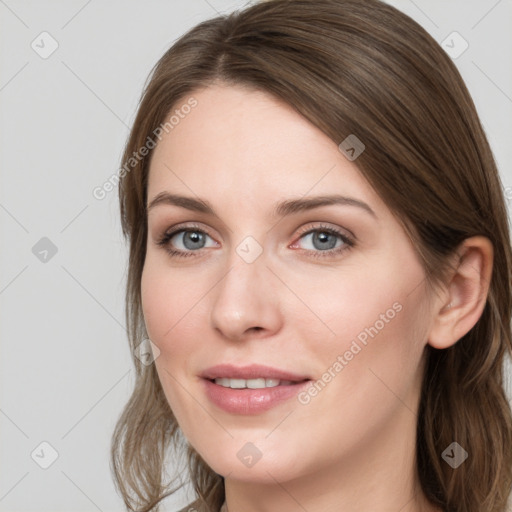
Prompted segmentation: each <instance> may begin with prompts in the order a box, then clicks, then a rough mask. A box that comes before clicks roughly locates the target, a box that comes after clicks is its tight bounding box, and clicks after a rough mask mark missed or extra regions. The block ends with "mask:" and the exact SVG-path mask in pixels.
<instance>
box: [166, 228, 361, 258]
mask: <svg viewBox="0 0 512 512" xmlns="http://www.w3.org/2000/svg"><path fill="white" fill-rule="evenodd" d="M177 235H180V236H177ZM311 235H312V236H311ZM310 236H311V242H312V244H313V249H302V250H303V251H306V252H308V253H311V256H313V257H315V258H318V257H320V258H322V257H333V256H335V255H338V254H340V253H341V252H343V251H346V250H349V249H350V248H352V247H353V246H354V245H355V242H354V240H353V239H352V238H350V237H348V236H347V235H345V234H344V233H341V232H340V231H338V230H336V229H335V228H332V227H328V226H318V227H315V228H313V229H309V230H308V231H307V232H305V233H302V234H301V236H300V238H299V240H301V239H305V238H306V237H310ZM173 238H176V240H179V241H180V243H181V245H182V246H183V248H178V249H175V247H176V246H175V243H173V241H172V240H173ZM207 238H211V237H210V235H208V233H207V232H206V231H204V230H203V229H200V228H199V227H198V226H187V227H186V228H181V229H177V230H174V231H171V232H169V233H164V234H163V236H162V237H161V238H160V239H159V240H158V241H157V245H159V246H161V247H164V248H165V250H166V251H167V253H168V254H169V255H170V256H171V257H178V258H181V257H189V256H195V253H197V252H199V251H200V250H201V249H204V248H206V245H205V241H206V239H207ZM339 241H340V242H341V243H340V244H338V242H339ZM294 245H295V244H294ZM215 246H216V242H214V243H213V244H212V245H210V247H215Z"/></svg>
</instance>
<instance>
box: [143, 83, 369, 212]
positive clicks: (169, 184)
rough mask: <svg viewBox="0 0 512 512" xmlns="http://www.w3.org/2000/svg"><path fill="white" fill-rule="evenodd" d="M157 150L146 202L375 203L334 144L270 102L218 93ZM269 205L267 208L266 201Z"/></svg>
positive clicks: (202, 101) (206, 95) (230, 89)
mask: <svg viewBox="0 0 512 512" xmlns="http://www.w3.org/2000/svg"><path fill="white" fill-rule="evenodd" d="M191 97H192V98H194V100H195V101H196V106H195V107H194V108H193V109H184V110H183V112H184V111H185V110H186V111H188V113H187V114H184V113H182V114H181V116H180V117H179V122H177V124H175V125H174V126H173V128H172V129H171V130H169V131H168V133H163V134H162V139H161V141H160V142H158V144H157V146H156V148H155V149H154V154H153V156H152V160H151V167H150V173H149V183H148V199H151V198H152V197H154V196H155V195H156V194H158V193H159V192H161V191H162V190H169V191H174V192H179V193H183V194H187V195H197V196H200V197H207V198H212V199H211V202H212V203H217V202H219V203H222V202H225V201H229V202H233V201H238V202H240V203H244V204H251V205H253V206H261V205H262V203H263V202H264V200H265V199H267V198H268V199H269V204H270V203H274V201H275V200H276V199H278V198H288V197H292V196H293V197H298V196H304V195H306V194H308V195H310V194H326V193H329V194H331V193H339V194H344V195H354V196H359V197H362V196H364V197H365V200H366V201H373V202H374V204H375V205H376V207H378V205H377V203H379V198H378V196H377V195H376V194H375V192H374V191H373V189H372V188H371V187H370V185H369V184H368V183H367V182H366V180H365V179H364V178H363V177H362V175H361V174H360V172H359V170H358V169H357V167H356V165H355V164H354V163H353V162H350V161H349V160H348V159H347V158H345V156H344V155H343V154H342V153H341V152H340V151H339V149H338V144H337V143H336V142H334V141H333V140H331V139H330V138H329V137H327V135H325V134H324V133H323V132H322V131H321V130H319V129H318V128H317V127H316V126H314V125H313V124H312V123H310V122H309V121H308V120H307V119H305V118H304V117H303V116H301V115H300V114H299V113H297V112H296V111H295V110H294V109H293V107H291V106H290V105H288V104H286V103H284V102H282V101H280V100H279V99H277V98H275V97H273V96H272V95H270V94H268V93H266V92H263V91H256V90H251V89H247V88H242V87H238V86H236V87H234V86H224V85H222V86H221V85H215V86H211V87H207V88H204V89H200V90H197V91H195V92H193V93H191V94H190V95H189V96H187V97H185V98H184V99H183V100H181V101H180V102H178V103H177V104H176V105H175V106H174V107H173V112H175V111H176V109H178V110H179V109H180V105H184V104H186V103H187V101H188V100H189V99H190V98H191ZM270 199H272V200H270Z"/></svg>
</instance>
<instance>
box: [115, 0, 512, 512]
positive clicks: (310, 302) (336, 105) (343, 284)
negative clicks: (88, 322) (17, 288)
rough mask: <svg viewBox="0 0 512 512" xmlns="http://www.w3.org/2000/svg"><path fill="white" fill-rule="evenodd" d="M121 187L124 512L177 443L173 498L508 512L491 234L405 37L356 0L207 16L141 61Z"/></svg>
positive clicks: (393, 14)
mask: <svg viewBox="0 0 512 512" xmlns="http://www.w3.org/2000/svg"><path fill="white" fill-rule="evenodd" d="M120 178H121V179H120V184H119V193H120V207H121V218H122V225H123V231H124V234H125V236H126V237H127V239H128V240H129V242H130V256H129V275H128V283H127V295H126V299H127V300H126V306H127V322H128V325H129V329H130V343H131V346H132V349H133V350H134V351H137V350H139V347H140V346H141V345H140V344H141V340H146V342H147V343H148V347H151V349H152V354H153V358H150V359H149V361H144V360H140V359H139V358H138V357H134V364H135V367H136V370H137V380H136V383H135V389H134V391H133V394H132V397H131V398H130V401H129V403H128V404H127V405H126V407H125V409H124V411H123V414H122V416H121V417H120V419H119V421H118V424H117V426H116V430H115V432H114V435H113V445H112V464H113V471H114V477H115V481H116V484H117V486H118V488H119V490H120V492H121V493H122V495H123V498H124V500H125V503H126V505H127V508H128V509H129V510H138V511H149V510H155V509H156V507H157V506H158V503H159V502H160V501H161V500H162V499H163V498H164V497H166V496H168V495H170V494H171V493H173V492H174V491H175V490H176V488H174V489H173V488H170V487H168V486H167V485H166V484H165V483H164V482H163V476H164V475H163V469H164V467H165V464H166V463H167V462H170V463H172V464H173V465H175V464H177V462H178V461H179V460H180V459H179V456H180V454H182V453H186V455H187V463H188V465H187V467H188V470H189V471H190V478H191V482H192V484H193V488H194V490H195V492H196V495H197V500H196V501H194V503H192V504H191V505H190V506H189V507H187V508H185V509H184V510H197V511H212V512H213V511H215V512H218V511H219V510H223V511H226V510H229V512H239V511H244V512H250V511H252V510H267V511H270V510H280V511H292V510H294V511H295V510H307V511H310V512H313V511H316V510H324V511H325V510H343V511H358V512H361V511H363V512H364V511H369V510H372V511H376V510H379V511H381V510H382V511H384V510H386V511H388V510H394V511H398V510H400V511H402V512H405V511H407V512H412V511H415V512H417V511H457V512H459V511H460V512H462V511H464V512H470V511H471V512H473V511H474V512H476V511H479V512H482V511H489V512H490V511H496V512H497V511H500V512H503V511H505V507H506V502H507V498H508V493H509V491H510V487H511V484H512V453H511V446H512V415H511V410H510V405H509V403H508V401H507V397H506V394H505V391H504V388H503V361H504V357H505V355H506V354H507V353H510V352H511V351H512V341H511V332H510V317H511V288H510V285H511V280H510V271H511V267H510V265H511V247H510V239H509V226H508V220H507V215H506V208H505V203H504V198H503V193H502V188H501V184H500V179H499V175H498V173H497V170H496V165H495V162H494V159H493V155H492V153H491V150H490V148H489V144H488V142H487V140H486V137H485V135H484V132H483V130H482V127H481V124H480V122H479V119H478V116H477V113H476V110H475V107H474V104H473V102H472V100H471V98H470V95H469V93H468V91H467V89H466V87H465V85H464V83H463V81H462V79H461V77H460V75H459V73H458V72H457V70H456V68H455V66H454V65H453V63H452V62H451V60H450V58H449V57H448V56H447V55H446V54H445V53H444V51H443V50H442V49H441V48H440V47H439V45H438V44H437V43H436V42H435V41H434V40H433V39H432V38H431V37H430V36H429V35H428V34H427V33H426V32H425V30H423V29H422V28H421V27H420V26H419V25H418V24H416V23H415V22H414V21H412V20H411V19H410V18H408V17H407V16H405V15H404V14H402V13H400V12H399V11H398V10H396V9H395V8H393V7H391V6H389V5H386V4H384V3H381V2H379V1H376V0H364V1H362V0H320V1H317V0H314V1H313V0H272V1H270V2H267V3H262V4H256V5H254V6H252V7H250V8H247V9H245V10H244V11H242V12H235V13H233V14H231V15H229V16H225V17H222V16H221V17H218V18H215V19H212V20H209V21H206V22H203V23H201V24H200V25H198V26H197V27H195V28H193V29H192V30H190V31H189V32H187V33H186V34H185V35H184V36H183V37H181V38H180V39H179V40H178V41H177V42H176V43H175V44H174V45H173V46H172V48H170V49H169V50H168V51H167V52H166V54H165V55H164V56H163V57H162V58H161V59H160V61H159V62H158V64H157V65H156V67H155V68H154V70H153V72H152V76H151V79H150V81H149V83H148V84H147V86H146V88H145V91H144V95H143V97H142V100H141V103H140V106H139V110H138V113H137V116H136V119H135V122H134V126H133V129H132V131H131V134H130V137H129V140H128V142H127V146H126V150H125V154H124V158H123V167H122V171H121V173H120ZM149 340H150V342H149ZM171 448H173V449H174V451H175V453H174V454H173V455H170V454H169V449H171ZM178 488H179V487H178ZM221 507H222V508H221Z"/></svg>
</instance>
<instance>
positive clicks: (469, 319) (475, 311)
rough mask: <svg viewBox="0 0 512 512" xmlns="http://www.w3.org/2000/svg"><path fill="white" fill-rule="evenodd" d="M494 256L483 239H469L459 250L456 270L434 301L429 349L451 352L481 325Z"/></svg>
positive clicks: (490, 247) (487, 241)
mask: <svg viewBox="0 0 512 512" xmlns="http://www.w3.org/2000/svg"><path fill="white" fill-rule="evenodd" d="M493 256H494V251H493V247H492V243H491V242H490V240H489V239H488V238H486V237H483V236H474V237H471V238H467V239H466V240H464V242H462V243H461V245H460V246H459V247H458V249H457V251H456V254H455V257H454V262H455V270H452V271H451V273H450V277H449V279H448V282H447V283H445V284H444V285H443V287H442V289H441V291H442V293H440V294H438V299H437V300H435V301H434V308H435V309H434V311H433V314H434V318H433V323H432V326H431V329H430V333H429V337H428V343H429V345H431V346H432V347H434V348H438V349H443V348H448V347H450V346H452V345H454V344H455V343H456V342H457V341H458V340H460V339H461V338H462V337H463V336H464V335H465V334H466V333H468V332H469V331H470V330H471V328H472V327H473V326H474V325H475V324H476V323H477V321H478V319H479V318H480V316H481V315H482V312H483V310H484V307H485V303H486V300H487V294H488V292H489V285H490V280H491V276H492V266H493Z"/></svg>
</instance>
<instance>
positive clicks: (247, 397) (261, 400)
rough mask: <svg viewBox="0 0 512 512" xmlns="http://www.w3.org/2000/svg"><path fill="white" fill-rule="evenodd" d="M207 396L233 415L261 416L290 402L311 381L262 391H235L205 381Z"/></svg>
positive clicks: (246, 389) (247, 389)
mask: <svg viewBox="0 0 512 512" xmlns="http://www.w3.org/2000/svg"><path fill="white" fill-rule="evenodd" d="M203 382H204V385H205V389H206V395H207V396H208V398H209V399H210V400H211V401H212V402H213V403H214V404H215V405H217V406H218V407H220V408H221V409H223V410H224V411H226V412H229V413H232V414H246V415H250V414H259V413H261V412H264V411H268V410H269V409H271V408H272V407H276V406H277V405H279V404H280V403H282V402H284V401H285V400H289V399H290V398H292V397H293V396H295V395H296V394H297V393H299V392H300V391H301V390H302V389H304V388H305V387H306V386H307V384H308V383H309V382H311V381H309V380H306V381H304V382H298V383H297V384H291V385H288V386H274V387H272V388H261V389H249V388H245V389H233V388H226V387H224V386H220V385H219V384H215V382H212V381H210V380H208V379H203Z"/></svg>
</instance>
